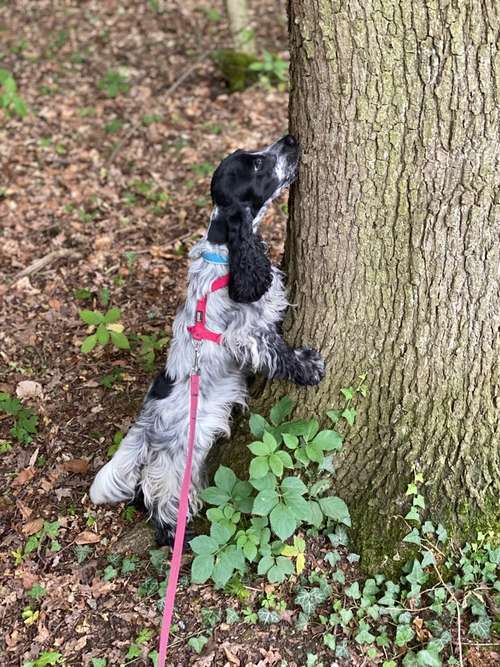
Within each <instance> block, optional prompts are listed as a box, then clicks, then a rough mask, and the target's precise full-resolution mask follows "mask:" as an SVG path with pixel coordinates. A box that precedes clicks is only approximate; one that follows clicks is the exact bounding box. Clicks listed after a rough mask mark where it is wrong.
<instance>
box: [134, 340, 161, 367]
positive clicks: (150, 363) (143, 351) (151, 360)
mask: <svg viewBox="0 0 500 667" xmlns="http://www.w3.org/2000/svg"><path fill="white" fill-rule="evenodd" d="M137 338H138V339H139V340H140V341H141V343H142V345H141V348H140V350H139V356H140V357H141V361H142V363H143V365H144V368H145V369H146V370H147V371H151V370H153V368H154V364H155V359H156V353H157V352H160V351H161V350H163V348H164V347H165V345H166V344H167V343H168V337H167V336H163V337H162V338H158V334H150V335H147V334H139V335H138V336H137Z"/></svg>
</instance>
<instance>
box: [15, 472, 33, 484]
mask: <svg viewBox="0 0 500 667" xmlns="http://www.w3.org/2000/svg"><path fill="white" fill-rule="evenodd" d="M35 474H36V471H35V469H34V468H25V469H24V470H21V472H20V473H19V475H17V477H15V478H14V480H13V481H12V486H21V485H22V484H26V482H29V481H30V479H33V477H34V476H35Z"/></svg>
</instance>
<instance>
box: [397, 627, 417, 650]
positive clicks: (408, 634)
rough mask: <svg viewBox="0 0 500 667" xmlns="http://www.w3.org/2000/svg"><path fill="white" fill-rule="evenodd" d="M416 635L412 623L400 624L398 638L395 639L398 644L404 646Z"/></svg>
mask: <svg viewBox="0 0 500 667" xmlns="http://www.w3.org/2000/svg"><path fill="white" fill-rule="evenodd" d="M414 635H415V633H414V632H413V630H412V628H411V626H410V625H398V627H397V629H396V639H395V640H394V641H395V643H396V646H404V645H405V644H407V643H408V642H409V641H411V640H412V639H413V637H414Z"/></svg>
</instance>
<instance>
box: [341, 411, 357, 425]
mask: <svg viewBox="0 0 500 667" xmlns="http://www.w3.org/2000/svg"><path fill="white" fill-rule="evenodd" d="M357 414H358V413H357V410H356V409H355V408H346V409H345V410H344V411H343V412H342V417H343V418H344V419H345V420H346V422H347V423H348V424H349V426H353V424H354V421H355V419H356V415H357Z"/></svg>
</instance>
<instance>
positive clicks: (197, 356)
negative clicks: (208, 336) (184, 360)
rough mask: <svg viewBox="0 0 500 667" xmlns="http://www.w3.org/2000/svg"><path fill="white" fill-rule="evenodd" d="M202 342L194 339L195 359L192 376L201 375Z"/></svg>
mask: <svg viewBox="0 0 500 667" xmlns="http://www.w3.org/2000/svg"><path fill="white" fill-rule="evenodd" d="M201 343H202V341H201V340H196V339H195V338H193V348H194V359H193V365H192V367H191V375H199V374H200V349H201Z"/></svg>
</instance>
